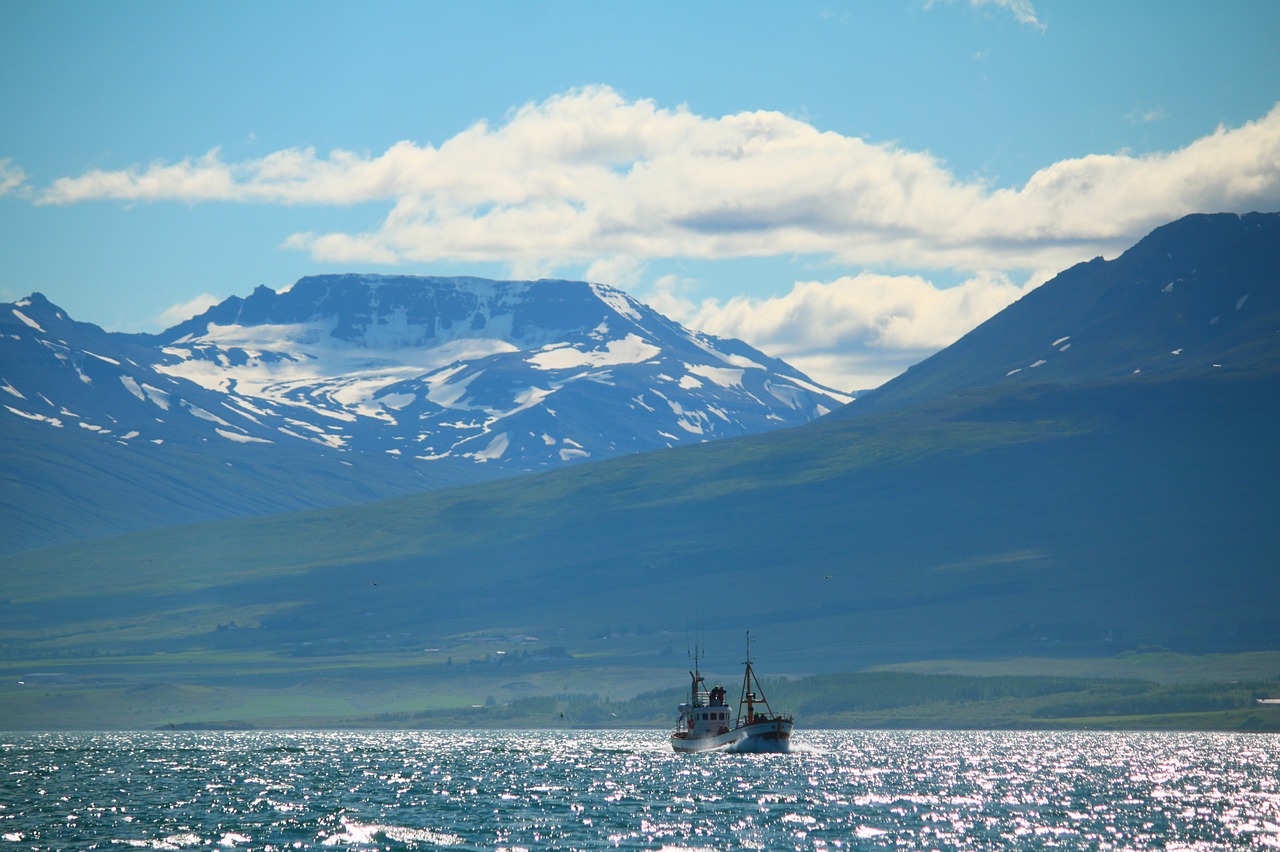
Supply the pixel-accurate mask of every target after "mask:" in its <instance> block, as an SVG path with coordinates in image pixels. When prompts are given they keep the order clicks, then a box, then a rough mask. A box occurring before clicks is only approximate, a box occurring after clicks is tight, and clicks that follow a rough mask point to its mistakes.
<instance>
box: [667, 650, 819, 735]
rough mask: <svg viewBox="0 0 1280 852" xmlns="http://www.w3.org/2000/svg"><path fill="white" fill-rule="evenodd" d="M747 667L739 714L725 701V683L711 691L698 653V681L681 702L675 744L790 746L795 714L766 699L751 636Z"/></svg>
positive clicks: (694, 675)
mask: <svg viewBox="0 0 1280 852" xmlns="http://www.w3.org/2000/svg"><path fill="white" fill-rule="evenodd" d="M743 665H744V666H745V667H746V671H745V672H744V673H743V675H742V692H741V694H740V695H739V697H738V708H737V713H736V714H734V712H733V710H731V709H730V707H729V705H728V704H727V703H726V702H725V698H726V692H725V688H724V687H723V686H719V685H717V686H713V687H712V688H711V689H707V684H706V680H705V679H704V678H703V677H702V673H701V672H700V671H699V670H698V654H697V653H696V652H695V653H694V657H693V671H691V672H689V677H691V678H693V683H692V685H691V687H690V689H689V700H688V701H686V702H685V703H683V704H681V705H680V717H679V719H677V720H676V727H675V730H674V731H672V732H671V747H672V748H673V749H675V750H676V751H678V752H686V753H692V752H699V751H772V752H785V751H788V750H789V749H790V741H791V726H792V723H793V721H794V720H793V719H792V717H791V715H790V714H789V713H775V712H773V708H772V707H770V706H769V699H767V698H765V695H764V690H763V689H762V688H761V687H760V681H759V680H757V679H756V673H755V669H753V668H752V666H751V640H750V637H748V639H747V661H746V663H744V664H743Z"/></svg>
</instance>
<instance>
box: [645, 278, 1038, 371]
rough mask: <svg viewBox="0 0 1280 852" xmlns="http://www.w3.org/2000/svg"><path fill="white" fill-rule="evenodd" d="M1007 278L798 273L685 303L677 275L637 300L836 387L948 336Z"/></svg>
mask: <svg viewBox="0 0 1280 852" xmlns="http://www.w3.org/2000/svg"><path fill="white" fill-rule="evenodd" d="M1040 280H1041V279H1040V278H1038V277H1037V278H1034V279H1031V280H1028V281H1027V282H1026V283H1023V284H1016V283H1014V282H1013V281H1011V280H1010V279H1009V278H1008V277H1007V276H1005V275H1003V274H1000V273H992V272H986V273H982V274H979V275H975V276H974V277H972V278H970V279H968V280H966V281H964V282H963V283H961V284H959V285H957V286H954V287H948V288H938V287H936V286H935V285H934V284H933V283H931V282H930V281H928V280H926V279H924V278H921V277H919V276H915V275H879V274H874V273H862V274H859V275H855V276H846V277H841V278H838V279H836V280H834V281H830V282H819V281H802V282H798V283H796V284H795V285H794V286H793V287H792V289H791V291H790V292H788V293H786V294H785V295H781V296H776V297H771V298H762V299H761V298H747V297H738V298H732V299H729V300H727V301H720V300H715V299H707V300H703V301H701V302H695V301H693V300H691V299H689V298H687V297H685V296H684V295H682V291H683V290H684V289H685V287H684V286H682V282H679V281H677V280H675V279H673V278H671V277H667V278H664V279H660V280H659V281H658V282H656V285H655V292H654V293H653V294H652V295H650V296H648V297H647V298H646V301H647V302H648V303H649V304H651V305H653V306H654V307H655V308H656V309H657V310H660V311H662V312H663V313H666V314H667V315H668V316H671V317H672V318H675V319H678V320H679V321H681V322H682V323H684V324H686V325H690V326H692V327H694V328H699V329H702V330H703V331H707V332H710V333H712V334H716V335H720V336H722V337H737V338H741V339H743V340H746V341H747V342H749V343H751V344H752V345H753V346H755V347H756V348H758V349H761V350H763V351H765V352H768V353H769V354H771V355H775V356H777V357H780V358H782V359H783V360H785V361H787V362H789V363H791V364H794V365H795V366H796V367H799V368H800V369H801V370H804V371H805V372H806V373H808V374H809V375H811V376H813V377H814V378H816V379H818V380H819V381H823V382H825V383H826V384H829V385H831V386H832V387H835V388H837V389H839V390H845V391H853V390H865V389H869V388H873V387H876V386H878V385H880V384H882V383H883V382H885V381H886V380H888V379H890V378H892V377H893V376H895V375H897V374H898V373H899V372H901V371H902V370H904V369H906V368H907V367H908V366H910V365H911V364H914V363H916V362H917V361H919V360H921V359H923V358H924V357H926V356H928V355H930V354H932V353H933V352H936V351H937V350H939V349H942V348H944V347H946V346H948V345H950V344H951V343H954V342H955V341H956V340H957V339H959V338H960V337H961V336H962V335H964V334H965V333H966V332H968V331H970V330H971V329H973V328H974V327H975V326H977V325H978V324H980V323H981V322H983V321H984V320H987V319H989V318H990V317H992V316H994V315H995V314H996V313H998V312H999V311H1001V310H1003V309H1004V308H1005V307H1007V306H1008V305H1009V304H1011V303H1012V302H1014V301H1016V300H1017V299H1019V298H1020V297H1021V296H1022V295H1024V294H1025V293H1026V292H1027V291H1028V290H1030V289H1031V288H1032V287H1034V286H1036V285H1037V284H1039V283H1040Z"/></svg>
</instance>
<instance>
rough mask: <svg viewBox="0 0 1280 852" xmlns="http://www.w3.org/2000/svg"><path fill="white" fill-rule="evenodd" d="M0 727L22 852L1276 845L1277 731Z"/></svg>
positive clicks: (3, 767) (15, 838) (3, 804)
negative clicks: (771, 751) (709, 743)
mask: <svg viewBox="0 0 1280 852" xmlns="http://www.w3.org/2000/svg"><path fill="white" fill-rule="evenodd" d="M796 746H797V750H796V751H794V752H793V753H792V754H788V755H725V754H704V755H676V754H673V753H671V751H670V749H669V747H668V746H667V743H666V737H665V734H663V733H659V732H639V733H636V732H621V731H606V732H568V733H566V732H554V733H551V732H532V733H531V732H494V733H465V732H379V731H375V732H356V733H346V732H343V733H328V732H306V733H297V732H247V733H195V732H171V733H85V734H61V733H46V734H0V836H2V837H3V840H2V841H0V845H4V846H7V847H10V848H23V847H26V848H36V849H94V848H102V849H111V848H121V847H125V848H127V847H130V846H135V847H144V848H157V849H173V848H192V849H199V848H214V847H222V848H225V847H240V848H246V849H249V848H251V849H281V850H283V849H312V848H317V847H325V846H343V845H349V846H354V847H360V848H366V849H426V848H434V847H445V848H465V849H474V848H482V849H544V848H572V849H601V848H624V849H663V848H665V849H677V848H680V849H731V848H739V849H992V848H1015V849H1049V848H1062V849H1079V848H1087V849H1170V848H1192V849H1236V848H1241V847H1246V848H1248V847H1259V846H1269V847H1280V778H1278V777H1277V773H1278V772H1280V737H1276V736H1272V735H1230V734H1225V735H1222V734H1146V733H1144V734H1091V733H1090V734H1085V733H1008V732H979V733H932V732H925V733H920V732H908V733H899V732H892V733H887V732H885V733H882V732H798V733H797V734H796Z"/></svg>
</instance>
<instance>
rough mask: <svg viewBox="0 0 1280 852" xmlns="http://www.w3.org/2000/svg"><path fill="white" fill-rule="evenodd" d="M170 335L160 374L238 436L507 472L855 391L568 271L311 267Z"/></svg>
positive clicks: (773, 423) (747, 424)
mask: <svg viewBox="0 0 1280 852" xmlns="http://www.w3.org/2000/svg"><path fill="white" fill-rule="evenodd" d="M160 341H161V343H162V351H163V353H164V356H165V357H164V359H163V360H162V361H161V362H160V363H159V364H158V365H157V370H158V371H159V372H161V373H163V374H164V375H167V376H170V377H172V378H175V379H183V380H186V381H189V382H191V383H193V384H196V385H199V386H201V387H203V388H205V389H207V390H210V391H215V392H217V393H219V394H222V395H223V397H224V400H223V406H222V408H221V409H220V410H219V415H220V417H221V418H223V419H224V422H223V423H221V424H220V427H221V428H222V430H223V433H224V437H228V438H230V439H231V440H272V441H289V440H295V441H299V440H300V441H311V442H315V443H318V444H321V445H324V446H328V447H331V448H333V449H335V450H345V451H357V452H383V453H390V454H394V455H405V456H410V457H413V458H415V459H418V460H420V461H428V462H429V461H434V460H437V459H443V458H454V459H467V460H470V461H472V462H475V463H483V464H499V465H502V466H504V467H506V468H508V469H510V470H530V469H537V468H546V467H554V466H557V465H560V464H563V463H566V462H573V461H579V460H583V459H599V458H606V457H609V456H614V455H618V454H621V453H628V452H635V451H639V450H647V449H655V448H659V447H667V446H673V445H675V444H681V443H686V442H690V441H703V440H707V439H709V438H719V437H726V436H731V435H743V434H749V433H754V432H759V431H763V430H765V429H769V428H773V427H778V426H785V425H792V424H799V423H803V422H806V421H808V420H811V419H813V418H815V417H817V416H820V415H821V414H824V413H826V412H827V411H830V410H831V409H833V408H835V407H836V406H838V405H840V404H842V403H843V402H846V401H848V398H847V397H845V396H842V395H841V394H838V393H836V392H834V391H831V390H830V389H827V388H823V387H820V386H819V385H817V384H815V383H814V382H812V381H811V380H809V379H807V378H806V377H805V376H803V375H802V374H800V373H799V372H797V371H796V370H794V369H792V368H790V367H788V366H787V365H786V364H783V363H782V362H779V361H776V360H774V359H770V358H768V357H766V356H765V355H763V354H761V353H760V352H757V351H756V350H754V349H751V348H750V347H748V346H746V345H745V344H743V343H741V342H740V341H734V340H721V339H718V338H714V337H711V336H708V335H703V334H698V333H696V332H692V331H689V330H687V329H685V328H682V327H680V326H679V325H677V324H676V323H673V322H671V321H670V320H668V319H666V318H664V317H662V316H661V315H659V314H657V313H655V312H654V311H652V310H651V309H649V308H647V307H645V306H644V305H643V304H641V303H640V302H637V301H636V300H634V299H632V298H631V297H629V296H627V295H626V294H624V293H622V292H621V291H619V290H615V289H613V288H611V287H606V286H604V285H601V284H586V283H582V282H571V281H487V280H482V279H476V278H418V277H410V276H379V275H330V276H317V277H311V278H303V279H302V280H301V281H299V282H298V283H297V284H295V285H294V286H293V287H292V288H291V289H289V290H288V291H286V292H283V293H276V292H274V291H272V290H269V289H266V288H259V289H258V290H257V291H255V292H254V293H253V295H251V296H250V297H249V298H247V299H243V300H242V299H235V298H233V299H229V300H227V301H226V302H224V303H222V304H220V305H218V306H216V307H214V308H211V309H210V310H208V311H206V312H205V313H204V314H201V315H200V316H198V317H196V318H194V319H192V320H189V321H188V322H185V323H182V324H181V325H179V326H177V327H175V328H172V329H170V330H169V331H167V332H165V333H164V334H162V335H161V336H160ZM232 436H234V437H232Z"/></svg>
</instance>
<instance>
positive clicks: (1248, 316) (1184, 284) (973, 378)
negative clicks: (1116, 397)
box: [834, 213, 1280, 417]
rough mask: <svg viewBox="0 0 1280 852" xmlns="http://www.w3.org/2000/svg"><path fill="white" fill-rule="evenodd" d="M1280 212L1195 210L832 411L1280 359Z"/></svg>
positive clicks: (849, 412)
mask: <svg viewBox="0 0 1280 852" xmlns="http://www.w3.org/2000/svg"><path fill="white" fill-rule="evenodd" d="M1277 282H1280V214H1276V213H1265V214H1264V213H1251V214H1248V215H1245V216H1237V215H1235V214H1231V213H1222V214H1213V215H1194V216H1187V217H1185V218H1183V219H1179V220H1178V221H1176V222H1172V223H1170V224H1168V225H1165V226H1163V227H1160V228H1157V229H1156V230H1155V231H1153V232H1152V233H1151V234H1149V235H1148V236H1147V237H1145V238H1144V239H1142V240H1141V241H1140V242H1138V243H1137V244H1136V245H1135V246H1133V247H1132V248H1131V249H1129V250H1128V251H1126V252H1125V253H1124V254H1122V255H1121V256H1120V257H1118V258H1116V259H1115V260H1112V261H1106V260H1103V259H1102V258H1096V259H1094V260H1092V261H1089V262H1088V263H1082V264H1079V265H1078V266H1075V267H1072V268H1071V269H1068V270H1067V271H1065V272H1063V273H1061V274H1060V275H1058V276H1057V277H1055V278H1054V279H1053V280H1051V281H1049V282H1047V283H1046V284H1044V285H1042V286H1041V287H1039V288H1037V289H1035V290H1033V291H1032V292H1030V293H1028V294H1027V295H1026V296H1024V297H1023V298H1022V299H1021V300H1019V301H1018V302H1017V303H1016V304H1014V305H1012V306H1010V307H1009V308H1008V309H1006V310H1004V311H1002V312H1000V313H999V314H997V315H996V316H994V317H992V318H991V319H990V320H987V321H986V322H985V323H983V324H982V325H980V326H978V327H977V328H976V329H974V330H973V331H971V332H970V333H969V334H967V335H965V336H964V337H962V338H961V339H960V340H958V341H957V342H956V343H955V344H953V345H952V346H949V347H948V348H946V349H944V350H942V351H941V352H938V353H936V354H935V355H933V356H932V357H930V358H928V359H926V360H925V361H923V362H921V363H920V364H917V365H915V366H913V367H912V368H911V369H909V370H908V371H907V372H905V373H903V374H902V375H900V376H898V377H896V378H894V379H892V380H891V381H889V382H886V383H885V384H884V385H883V386H882V387H880V388H877V389H876V390H874V391H871V392H868V393H866V394H863V395H862V396H860V397H859V398H858V401H857V402H856V403H855V404H854V405H851V406H849V407H847V408H845V409H842V410H840V411H839V412H837V413H836V414H835V415H834V416H837V417H856V416H860V415H862V414H866V413H870V412H874V411H884V410H888V409H892V408H901V407H904V406H909V405H912V404H915V403H918V402H922V401H926V400H931V399H936V398H938V397H941V396H943V395H946V394H948V393H953V392H955V391H958V390H962V389H964V388H970V387H979V386H987V385H990V386H994V387H1007V386H1016V385H1019V384H1027V383H1039V382H1048V383H1062V384H1080V383H1085V382H1092V381H1100V380H1105V379H1110V378H1119V377H1137V376H1143V375H1145V376H1151V375H1163V374H1171V373H1194V372H1197V371H1203V370H1241V369H1250V368H1252V367H1254V366H1256V365H1258V364H1264V365H1267V366H1274V365H1275V364H1276V363H1277V362H1278V361H1280V285H1278V283H1277Z"/></svg>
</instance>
